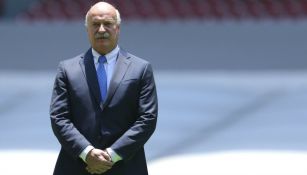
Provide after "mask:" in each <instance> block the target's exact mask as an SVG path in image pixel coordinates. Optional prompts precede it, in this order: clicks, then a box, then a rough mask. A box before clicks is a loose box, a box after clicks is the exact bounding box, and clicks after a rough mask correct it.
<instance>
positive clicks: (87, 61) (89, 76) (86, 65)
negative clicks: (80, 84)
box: [80, 48, 103, 109]
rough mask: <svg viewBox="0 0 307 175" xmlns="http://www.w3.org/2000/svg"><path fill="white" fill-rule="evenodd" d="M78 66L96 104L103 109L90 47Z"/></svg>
mask: <svg viewBox="0 0 307 175" xmlns="http://www.w3.org/2000/svg"><path fill="white" fill-rule="evenodd" d="M80 66H81V69H82V71H83V74H84V76H85V79H86V81H87V85H88V86H89V89H90V91H91V93H92V94H93V96H94V98H95V100H96V102H97V104H99V106H100V108H101V109H103V106H102V105H101V104H100V98H101V97H100V90H99V89H100V88H99V84H98V79H97V73H96V69H95V65H94V59H93V54H92V50H91V48H90V49H89V50H88V51H87V52H86V53H85V55H84V58H83V59H81V60H80Z"/></svg>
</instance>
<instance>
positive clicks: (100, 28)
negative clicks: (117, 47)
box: [98, 24, 106, 32]
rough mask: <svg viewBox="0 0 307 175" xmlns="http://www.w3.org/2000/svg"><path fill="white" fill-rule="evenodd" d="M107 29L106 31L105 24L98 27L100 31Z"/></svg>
mask: <svg viewBox="0 0 307 175" xmlns="http://www.w3.org/2000/svg"><path fill="white" fill-rule="evenodd" d="M105 31H106V30H105V28H104V26H103V24H100V26H99V29H98V32H105Z"/></svg>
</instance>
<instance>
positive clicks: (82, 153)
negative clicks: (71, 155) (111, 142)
mask: <svg viewBox="0 0 307 175" xmlns="http://www.w3.org/2000/svg"><path fill="white" fill-rule="evenodd" d="M92 149H94V147H93V146H92V145H89V146H87V147H86V148H85V149H84V150H83V151H82V152H81V154H80V155H79V157H80V158H81V159H82V160H83V161H84V162H85V163H86V156H87V154H88V153H89V152H90V151H91V150H92Z"/></svg>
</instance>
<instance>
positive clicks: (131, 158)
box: [50, 2, 158, 175]
mask: <svg viewBox="0 0 307 175" xmlns="http://www.w3.org/2000/svg"><path fill="white" fill-rule="evenodd" d="M85 21H86V22H85V25H86V27H87V32H88V37H89V41H90V43H91V46H92V47H91V48H90V49H89V50H88V51H87V52H86V53H84V54H81V55H79V56H76V57H74V58H72V59H69V60H65V61H62V62H61V63H60V64H59V68H58V73H57V76H56V79H55V84H54V89H53V94H52V100H51V106H50V116H51V125H52V129H53V132H54V134H55V136H56V137H57V139H58V140H59V142H60V144H61V150H60V153H59V156H58V159H57V162H56V165H55V169H54V175H85V174H105V175H146V174H148V173H147V165H146V159H145V153H144V144H145V142H146V141H147V140H148V139H149V138H150V136H151V135H152V133H153V132H154V130H155V126H156V121H157V110H158V102H157V94H156V87H155V82H154V77H153V72H152V68H151V65H150V64H149V63H148V62H147V61H144V60H143V59H140V58H138V57H136V56H134V55H132V54H130V53H128V52H126V51H124V50H122V49H120V48H119V46H118V45H117V41H118V36H119V31H120V14H119V12H118V10H117V9H115V7H113V6H112V5H110V4H108V3H106V2H99V3H97V4H95V5H94V6H92V7H91V8H90V10H89V11H88V13H87V15H86V20H85Z"/></svg>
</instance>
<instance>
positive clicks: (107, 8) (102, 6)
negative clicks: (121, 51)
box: [85, 2, 121, 27]
mask: <svg viewBox="0 0 307 175" xmlns="http://www.w3.org/2000/svg"><path fill="white" fill-rule="evenodd" d="M102 11H103V12H106V13H109V14H110V15H111V16H113V17H114V20H115V21H116V24H117V25H120V23H121V18H120V13H119V11H118V10H117V9H116V8H115V7H114V6H112V5H111V4H109V3H107V2H98V3H96V4H94V5H93V6H92V7H91V8H90V9H89V11H88V12H87V13H86V16H85V26H86V27H87V26H88V18H89V16H92V15H94V14H97V13H101V12H102Z"/></svg>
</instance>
